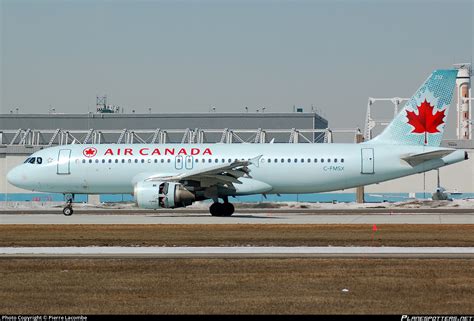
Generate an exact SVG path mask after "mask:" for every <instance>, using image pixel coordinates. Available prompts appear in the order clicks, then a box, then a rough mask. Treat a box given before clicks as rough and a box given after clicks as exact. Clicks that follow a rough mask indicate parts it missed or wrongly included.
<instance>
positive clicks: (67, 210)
mask: <svg viewBox="0 0 474 321" xmlns="http://www.w3.org/2000/svg"><path fill="white" fill-rule="evenodd" d="M72 213H74V211H73V210H72V207H70V206H66V207H65V208H63V214H64V215H66V216H71V215H72Z"/></svg>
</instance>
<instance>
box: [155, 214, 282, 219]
mask: <svg viewBox="0 0 474 321" xmlns="http://www.w3.org/2000/svg"><path fill="white" fill-rule="evenodd" d="M150 217H175V218H176V217H203V218H204V217H206V218H207V217H212V216H207V215H206V216H204V215H189V214H184V215H151V216H150ZM216 218H227V219H233V218H253V219H272V220H273V219H277V220H279V219H283V218H282V217H274V216H259V215H232V216H216Z"/></svg>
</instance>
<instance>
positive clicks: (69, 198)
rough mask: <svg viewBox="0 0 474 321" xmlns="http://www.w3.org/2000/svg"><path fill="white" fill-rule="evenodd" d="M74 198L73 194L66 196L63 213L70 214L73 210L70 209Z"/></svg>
mask: <svg viewBox="0 0 474 321" xmlns="http://www.w3.org/2000/svg"><path fill="white" fill-rule="evenodd" d="M73 200H74V194H72V195H70V196H67V201H66V206H65V207H64V208H63V214H64V215H66V216H71V215H72V214H73V213H74V211H73V209H72V201H73Z"/></svg>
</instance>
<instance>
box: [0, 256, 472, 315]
mask: <svg viewBox="0 0 474 321" xmlns="http://www.w3.org/2000/svg"><path fill="white" fill-rule="evenodd" d="M472 268H473V260H469V259H452V260H443V259H408V260H407V259H404V260H401V259H109V260H106V259H0V278H1V280H2V281H1V287H0V314H14V315H16V314H79V313H80V314H97V313H112V314H114V313H119V314H196V313H198V314H200V313H206V314H214V313H219V314H240V313H251V314H259V313H265V314H268V313H272V314H273V313H278V314H301V313H304V314H331V313H338V314H340V313H342V314H345V313H369V314H373V313H376V314H378V313H390V314H472V313H473V312H474V301H473V300H472V294H473V293H474V276H473V273H472ZM342 289H348V290H349V292H342Z"/></svg>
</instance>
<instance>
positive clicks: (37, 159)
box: [24, 157, 43, 164]
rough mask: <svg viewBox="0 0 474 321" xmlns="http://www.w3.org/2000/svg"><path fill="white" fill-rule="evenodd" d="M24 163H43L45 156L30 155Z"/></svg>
mask: <svg viewBox="0 0 474 321" xmlns="http://www.w3.org/2000/svg"><path fill="white" fill-rule="evenodd" d="M24 163H25V164H26V163H30V164H43V158H41V157H28V158H27V159H26V160H25V161H24Z"/></svg>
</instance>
